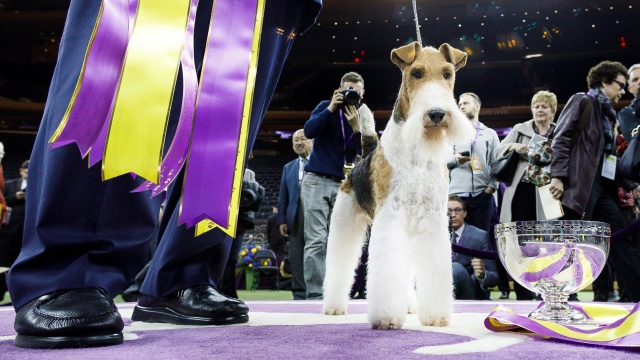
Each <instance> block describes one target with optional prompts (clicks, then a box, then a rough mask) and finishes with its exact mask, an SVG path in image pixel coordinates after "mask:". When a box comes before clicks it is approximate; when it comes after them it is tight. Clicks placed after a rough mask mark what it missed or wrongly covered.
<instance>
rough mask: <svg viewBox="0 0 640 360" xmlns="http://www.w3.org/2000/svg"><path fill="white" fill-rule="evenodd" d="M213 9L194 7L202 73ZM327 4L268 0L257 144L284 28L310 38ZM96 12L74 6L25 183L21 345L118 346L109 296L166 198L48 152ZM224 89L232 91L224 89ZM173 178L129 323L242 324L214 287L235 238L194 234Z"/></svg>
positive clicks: (16, 278) (64, 153)
mask: <svg viewBox="0 0 640 360" xmlns="http://www.w3.org/2000/svg"><path fill="white" fill-rule="evenodd" d="M213 3H214V1H212V0H201V1H200V2H199V3H198V8H197V14H196V21H195V29H194V39H195V40H194V46H195V61H196V67H199V65H200V63H201V62H202V58H203V54H204V50H205V47H206V42H207V33H208V31H209V23H210V19H211V12H212V8H213ZM321 4H322V3H321V1H320V0H313V1H312V0H306V1H300V0H287V1H267V2H266V6H265V8H264V16H263V31H262V35H261V38H260V54H259V61H258V64H259V65H258V68H257V75H256V81H255V85H256V86H255V91H254V95H253V110H254V111H253V112H252V116H251V119H250V124H249V133H248V138H249V139H255V136H256V133H257V129H258V128H259V126H260V122H261V119H262V116H263V115H264V111H266V104H268V102H269V101H268V99H270V98H271V95H272V93H273V89H274V88H275V84H276V81H277V79H278V74H280V70H281V67H282V64H283V63H284V60H285V58H286V56H287V53H288V51H289V50H290V49H291V45H292V43H293V41H292V40H293V39H294V37H293V36H281V34H282V32H278V31H276V29H284V31H285V33H287V34H288V33H292V34H295V33H297V32H298V31H303V30H304V29H306V28H307V27H308V26H310V24H312V23H313V22H314V19H315V16H317V13H318V11H319V10H320V7H321ZM100 10H101V2H100V1H81V0H71V2H70V7H69V11H68V13H67V22H66V25H65V30H64V32H63V35H62V41H61V42H60V51H59V58H58V61H57V64H56V69H55V71H54V74H53V77H52V84H51V87H50V92H49V96H48V99H47V104H46V106H45V111H44V115H43V120H42V122H41V126H40V129H39V132H38V135H37V137H36V141H35V144H34V148H33V152H32V155H31V164H30V169H29V170H30V171H31V173H32V174H37V176H32V178H31V179H30V180H29V190H28V192H29V196H27V204H26V221H25V233H24V238H23V245H24V246H23V248H22V252H21V253H20V256H19V257H18V260H17V261H16V262H15V264H14V266H13V267H12V268H11V270H10V272H9V281H8V285H9V290H10V293H11V299H12V301H13V305H14V307H15V309H16V311H17V314H16V318H15V324H14V328H15V330H16V332H17V333H18V335H17V336H16V338H15V342H14V344H15V345H16V346H20V347H28V348H52V347H58V348H64V347H89V346H103V345H114V344H120V343H122V341H123V335H122V329H123V327H124V324H123V321H122V318H121V316H120V314H119V312H118V309H117V308H116V306H115V305H114V303H113V301H112V298H113V297H114V296H115V295H116V294H118V293H119V292H120V291H121V290H122V288H123V287H124V286H125V284H126V283H127V282H128V281H130V280H131V279H132V278H133V276H134V275H135V273H136V271H138V270H139V269H140V267H141V265H142V262H143V261H144V259H145V255H146V254H147V252H148V250H149V243H150V241H151V239H152V238H153V237H154V236H155V234H156V229H157V227H158V213H159V208H160V200H161V199H160V198H161V197H160V196H158V197H156V198H153V199H149V194H148V193H131V192H130V191H131V189H134V188H136V187H137V186H139V185H141V184H142V181H143V179H140V177H137V178H133V177H132V176H130V175H123V176H119V177H116V178H113V179H110V180H108V181H105V182H103V181H102V180H101V167H100V165H96V166H92V167H90V168H88V169H87V161H86V159H81V156H80V154H79V152H78V149H77V148H76V147H74V146H71V145H68V146H62V147H59V148H56V149H50V144H49V143H48V141H49V139H51V137H52V135H53V133H54V132H55V131H56V129H57V128H58V125H59V124H60V122H61V120H62V118H63V115H64V114H65V111H66V109H67V105H68V104H69V100H70V99H71V97H72V96H73V94H74V89H75V85H76V80H77V79H78V77H79V75H80V73H81V70H82V68H83V66H82V64H83V58H84V55H85V53H86V49H87V46H88V44H89V42H90V39H91V38H92V30H93V28H94V25H95V22H96V19H97V18H98V16H99V14H100ZM151 68H153V67H149V69H151ZM141 85H142V86H145V85H148V84H141ZM221 89H222V90H223V91H228V89H227V88H226V87H225V86H222V87H221ZM178 93H180V94H181V92H178ZM176 109H177V110H179V109H180V106H177V107H176ZM178 112H179V111H175V112H172V113H171V116H170V118H169V126H168V129H169V131H171V129H173V128H175V125H176V123H177V120H178V116H173V115H176V113H178ZM132 121H137V119H132ZM168 136H169V137H171V134H168ZM252 141H253V140H250V141H249V143H248V148H250V147H251V145H252ZM167 143H170V141H169V140H167ZM213 145H214V144H211V146H213ZM175 176H176V178H175V181H174V183H173V184H172V185H171V186H170V188H169V190H168V194H167V204H166V208H165V216H163V218H162V221H161V222H160V230H159V232H158V239H159V240H158V248H157V250H156V253H155V254H154V257H153V259H152V260H151V265H150V267H149V272H148V273H147V276H146V278H145V280H144V283H143V284H142V288H141V289H140V297H139V299H138V304H137V306H136V307H135V309H134V311H133V315H132V319H133V320H134V321H146V322H168V323H178V324H192V325H210V324H217V325H226V324H233V323H241V322H246V321H248V319H249V318H248V307H247V306H246V304H244V303H243V302H242V301H240V300H237V299H231V298H228V297H225V296H223V295H221V294H220V293H219V292H218V291H217V290H216V284H217V282H218V280H219V279H220V276H221V274H222V270H223V269H224V266H225V263H226V261H227V258H228V255H229V249H230V246H231V239H230V238H229V236H227V235H226V234H225V233H224V232H223V231H221V230H219V229H214V230H211V231H209V232H207V233H205V234H202V235H200V236H198V237H194V233H195V231H194V228H193V227H191V228H187V226H186V225H179V223H178V220H179V214H180V200H181V189H182V184H183V180H184V173H183V172H181V173H179V174H175ZM212 191H215V189H213V190H212ZM44 304H46V306H44Z"/></svg>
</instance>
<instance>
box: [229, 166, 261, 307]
mask: <svg viewBox="0 0 640 360" xmlns="http://www.w3.org/2000/svg"><path fill="white" fill-rule="evenodd" d="M251 159H253V154H252V153H250V154H249V160H251ZM265 197H266V192H265V189H264V187H262V185H260V184H259V183H258V182H257V181H256V173H255V172H254V171H253V170H251V169H249V168H248V167H247V168H245V169H244V176H243V177H242V193H241V194H240V208H239V213H238V226H237V228H236V237H235V238H233V241H232V242H231V250H230V251H229V257H228V258H227V264H226V265H225V268H224V271H223V273H222V278H221V279H220V283H219V284H218V290H219V291H220V293H221V294H223V295H225V296H227V297H230V298H235V299H237V298H238V292H237V289H236V264H237V263H238V254H239V253H240V250H241V249H242V244H243V242H244V234H245V233H246V232H247V231H248V230H252V229H253V228H254V227H255V226H256V223H255V213H256V211H258V210H260V205H262V202H263V201H264V199H265Z"/></svg>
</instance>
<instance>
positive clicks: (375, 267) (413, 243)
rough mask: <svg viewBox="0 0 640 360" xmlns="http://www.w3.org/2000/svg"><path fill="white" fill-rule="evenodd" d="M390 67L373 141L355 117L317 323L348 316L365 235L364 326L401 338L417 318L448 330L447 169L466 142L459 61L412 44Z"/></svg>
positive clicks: (446, 49) (367, 118) (368, 117)
mask: <svg viewBox="0 0 640 360" xmlns="http://www.w3.org/2000/svg"><path fill="white" fill-rule="evenodd" d="M391 61H392V62H393V63H394V64H396V65H397V66H398V67H399V68H400V70H401V71H402V84H401V86H400V91H399V94H398V98H397V100H396V103H395V105H394V108H393V111H392V115H391V119H390V120H389V122H388V124H387V127H386V129H385V131H384V133H383V134H382V136H381V137H380V140H379V141H378V137H377V134H376V132H375V123H374V119H373V115H372V114H371V113H370V112H366V111H364V112H363V111H361V112H360V114H361V115H360V124H359V126H360V128H361V129H360V130H361V133H362V147H363V159H362V161H360V162H359V163H358V164H357V165H356V166H355V168H354V169H353V170H351V172H350V173H349V175H348V176H347V179H346V180H345V181H344V182H343V184H342V186H341V188H340V191H339V193H338V196H337V198H336V203H335V206H334V209H333V213H332V215H331V222H330V224H331V225H330V228H329V237H328V240H327V256H326V273H325V278H324V283H323V292H324V294H323V299H324V300H323V313H324V314H327V315H342V314H346V313H347V303H348V300H349V289H350V288H351V284H352V282H353V275H352V274H353V270H354V269H355V268H356V266H357V264H358V259H359V255H360V253H361V250H362V246H363V244H364V241H365V237H366V231H367V227H368V226H369V225H371V236H370V240H369V262H368V275H367V299H368V321H369V325H370V326H371V327H372V328H373V329H398V328H402V326H403V324H404V321H405V318H406V314H407V313H408V312H414V311H415V312H416V313H417V316H418V318H419V320H420V323H421V324H422V325H425V326H446V325H448V323H449V319H450V317H451V314H452V312H453V277H452V271H451V243H450V241H449V229H448V222H449V219H448V216H447V207H446V206H447V196H448V190H449V179H448V174H447V168H446V160H447V158H448V157H450V156H451V146H450V143H456V142H462V141H469V142H470V141H471V139H472V138H473V127H472V126H471V123H470V121H469V120H468V119H467V117H466V116H465V115H464V114H463V113H462V112H461V111H460V110H459V109H458V106H457V104H456V101H455V98H454V96H453V87H454V82H455V73H456V71H457V70H458V69H460V68H462V67H463V66H464V65H465V64H466V61H467V54H466V53H465V52H463V51H460V50H458V49H455V48H453V47H451V46H449V44H443V45H442V46H440V47H439V49H435V48H433V47H425V48H423V47H422V46H421V45H420V44H419V43H418V42H413V43H412V44H409V45H406V46H403V47H400V48H397V49H394V50H393V51H391ZM414 281H415V286H414ZM414 288H415V290H414ZM416 295H417V298H416ZM415 301H417V304H416V303H415Z"/></svg>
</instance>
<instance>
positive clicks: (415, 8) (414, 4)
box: [411, 0, 422, 46]
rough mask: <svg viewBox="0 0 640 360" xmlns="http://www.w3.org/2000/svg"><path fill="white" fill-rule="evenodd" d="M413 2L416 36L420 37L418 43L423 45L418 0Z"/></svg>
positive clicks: (412, 0)
mask: <svg viewBox="0 0 640 360" xmlns="http://www.w3.org/2000/svg"><path fill="white" fill-rule="evenodd" d="M411 4H412V5H413V16H414V18H413V20H414V21H415V23H416V34H417V37H416V38H417V39H418V43H420V46H422V36H420V24H418V7H417V6H416V0H411Z"/></svg>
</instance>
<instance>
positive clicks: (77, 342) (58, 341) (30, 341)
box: [13, 332, 124, 349]
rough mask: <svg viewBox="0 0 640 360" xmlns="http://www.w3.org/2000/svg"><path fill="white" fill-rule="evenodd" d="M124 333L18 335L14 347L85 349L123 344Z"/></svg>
mask: <svg viewBox="0 0 640 360" xmlns="http://www.w3.org/2000/svg"><path fill="white" fill-rule="evenodd" d="M123 340H124V337H123V336H122V333H121V332H120V333H116V334H107V335H93V336H30V335H19V334H18V335H16V339H15V340H14V343H13V345H15V346H16V347H19V348H27V349H64V348H85V347H98V346H110V345H119V344H122V341H123Z"/></svg>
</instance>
